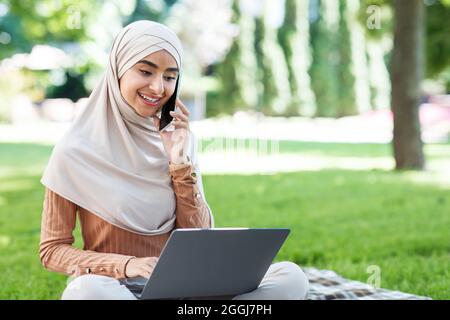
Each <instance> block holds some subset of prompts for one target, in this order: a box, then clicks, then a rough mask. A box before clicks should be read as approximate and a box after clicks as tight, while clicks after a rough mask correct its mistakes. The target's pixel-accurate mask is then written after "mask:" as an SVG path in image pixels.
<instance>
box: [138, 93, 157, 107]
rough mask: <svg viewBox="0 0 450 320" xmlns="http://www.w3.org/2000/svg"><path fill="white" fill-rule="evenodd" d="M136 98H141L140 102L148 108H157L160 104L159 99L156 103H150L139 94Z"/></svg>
mask: <svg viewBox="0 0 450 320" xmlns="http://www.w3.org/2000/svg"><path fill="white" fill-rule="evenodd" d="M138 96H139V98H141V100H142V102H143V103H144V104H145V105H147V106H150V107H157V106H158V105H159V103H160V102H161V99H159V100H158V101H156V102H150V101H148V100H146V99H144V98H143V97H142V96H141V95H140V94H138Z"/></svg>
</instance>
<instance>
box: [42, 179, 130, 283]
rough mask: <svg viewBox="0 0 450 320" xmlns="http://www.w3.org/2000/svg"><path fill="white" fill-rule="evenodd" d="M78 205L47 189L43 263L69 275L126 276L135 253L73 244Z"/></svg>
mask: <svg viewBox="0 0 450 320" xmlns="http://www.w3.org/2000/svg"><path fill="white" fill-rule="evenodd" d="M76 212H77V205H76V204H74V203H73V202H71V201H69V200H67V199H65V198H64V197H62V196H60V195H58V194H57V193H55V192H53V191H52V190H50V189H48V188H46V189H45V199H44V203H43V214H42V223H41V239H40V245H39V255H40V259H41V262H42V264H43V266H44V267H45V268H46V269H48V270H50V271H56V272H60V273H64V274H67V275H76V276H78V275H82V274H87V273H92V274H99V275H106V276H110V277H113V278H116V279H121V278H125V277H126V276H125V268H126V264H127V263H128V261H129V260H130V259H131V258H133V256H127V255H121V254H114V253H100V252H95V251H90V250H82V249H78V248H75V247H73V246H72V245H73V243H74V237H73V230H74V228H75V224H76Z"/></svg>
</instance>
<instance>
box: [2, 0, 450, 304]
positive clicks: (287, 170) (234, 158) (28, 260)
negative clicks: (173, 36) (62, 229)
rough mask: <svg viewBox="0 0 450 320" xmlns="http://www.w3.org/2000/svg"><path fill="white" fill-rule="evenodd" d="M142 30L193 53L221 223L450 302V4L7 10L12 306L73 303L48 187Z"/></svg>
mask: <svg viewBox="0 0 450 320" xmlns="http://www.w3.org/2000/svg"><path fill="white" fill-rule="evenodd" d="M140 19H149V20H154V21H158V22H161V23H164V24H167V25H168V26H169V27H171V28H172V29H173V30H175V31H176V33H177V34H178V35H179V37H180V38H181V40H182V42H183V45H184V49H185V53H186V58H185V63H184V71H185V73H184V76H183V83H182V86H181V100H182V101H183V102H185V104H186V105H187V106H188V107H189V109H190V110H191V128H192V131H194V132H195V133H196V136H197V138H198V139H199V152H200V154H199V161H200V168H201V169H202V173H203V181H204V182H203V183H204V187H205V193H206V198H207V201H208V203H209V205H210V207H211V208H212V211H213V213H214V216H215V221H216V226H217V227H241V226H242V227H289V228H291V234H290V236H289V238H288V240H287V242H286V243H285V245H284V246H283V248H282V250H281V251H280V253H279V255H278V256H277V260H291V261H294V262H296V263H298V264H299V265H300V266H302V267H316V268H319V269H330V270H334V271H336V272H337V273H339V274H341V275H343V276H345V277H347V278H350V279H354V280H358V281H361V282H367V283H369V284H371V285H376V286H381V287H382V288H387V289H391V290H400V291H404V292H408V293H413V294H417V295H422V296H428V297H431V298H433V299H449V298H450V289H449V288H450V271H449V270H450V266H449V261H450V232H449V229H450V192H449V189H450V144H449V142H450V95H449V90H450V37H448V34H449V33H450V24H449V23H448V21H450V1H448V0H442V1H439V0H434V1H433V0H426V1H422V0H395V1H394V0H393V1H390V0H376V1H375V0H372V1H370V0H363V1H358V0H346V1H344V0H309V1H308V0H272V1H268V0H214V1H209V0H195V1H194V0H178V1H176V0H166V1H163V0H154V1H153V0H152V1H143V0H130V1H119V0H110V1H87V0H80V1H68V0H41V1H30V0H16V1H12V0H11V1H9V0H6V1H5V0H2V1H0V270H1V272H0V299H58V298H59V296H60V294H61V292H62V290H63V289H64V286H65V284H66V276H64V275H61V274H56V273H51V272H48V271H46V270H45V269H44V268H43V266H42V264H41V262H40V261H39V236H40V219H41V213H42V204H43V196H44V186H42V185H41V184H40V182H39V180H40V177H41V175H42V172H43V170H44V168H45V165H46V163H47V161H48V159H49V156H50V154H51V151H52V148H53V146H54V144H55V143H56V142H57V141H58V139H59V138H60V137H61V135H62V134H63V133H64V132H65V130H66V129H67V128H68V126H69V125H70V123H71V121H73V119H74V117H76V115H77V114H79V112H80V111H81V110H82V108H83V107H84V104H85V102H86V99H87V97H88V96H89V94H90V92H91V91H92V89H93V88H94V87H95V85H96V83H98V81H99V79H100V77H101V76H102V72H103V70H104V68H105V65H106V63H107V61H108V52H109V49H110V46H111V43H112V40H113V38H114V36H115V35H116V34H117V33H118V32H119V30H120V29H121V28H122V27H123V26H124V25H126V24H128V23H130V22H132V21H136V20H140ZM74 235H75V239H76V242H75V245H76V246H78V247H82V241H81V235H80V230H79V228H78V227H77V229H76V231H75V234H74ZM374 270H375V272H376V275H377V278H376V279H375V280H376V281H374V277H373V276H374Z"/></svg>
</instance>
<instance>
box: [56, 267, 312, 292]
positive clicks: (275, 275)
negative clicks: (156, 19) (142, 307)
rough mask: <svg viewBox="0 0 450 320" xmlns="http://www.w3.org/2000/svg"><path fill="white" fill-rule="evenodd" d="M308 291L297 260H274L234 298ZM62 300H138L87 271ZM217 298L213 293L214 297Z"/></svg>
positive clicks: (111, 280) (113, 281)
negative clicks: (252, 284) (257, 281)
mask: <svg viewBox="0 0 450 320" xmlns="http://www.w3.org/2000/svg"><path fill="white" fill-rule="evenodd" d="M308 291H309V282H308V278H307V277H306V276H305V274H304V273H303V271H302V269H301V268H300V267H299V266H298V265H297V264H295V263H293V262H289V261H283V262H278V263H274V264H272V265H271V266H270V267H269V269H268V270H267V273H266V274H265V275H264V278H263V279H262V281H261V284H260V285H259V287H258V288H256V289H255V290H253V291H251V292H248V293H244V294H241V295H237V296H234V297H229V298H228V299H230V298H232V300H303V299H305V298H306V297H307V295H308ZM61 299H63V300H136V299H137V298H136V297H135V296H134V294H133V293H131V291H130V290H128V288H127V287H126V286H125V285H123V284H121V282H120V281H119V280H116V279H114V278H111V277H107V276H100V275H94V274H87V275H82V276H79V277H77V278H75V279H73V280H72V281H71V282H70V283H69V284H68V285H67V287H66V289H65V290H64V292H63V294H62V296H61ZM212 299H214V297H212Z"/></svg>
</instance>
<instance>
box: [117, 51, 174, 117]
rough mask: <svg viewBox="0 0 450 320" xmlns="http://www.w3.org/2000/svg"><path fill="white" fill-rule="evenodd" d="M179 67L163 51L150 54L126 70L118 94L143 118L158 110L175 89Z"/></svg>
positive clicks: (170, 56) (168, 54)
mask: <svg viewBox="0 0 450 320" xmlns="http://www.w3.org/2000/svg"><path fill="white" fill-rule="evenodd" d="M178 75H179V70H178V67H177V62H176V60H175V59H174V58H173V57H172V55H171V54H170V53H169V52H167V51H166V50H160V51H157V52H154V53H152V54H149V55H148V56H146V57H144V58H143V59H141V60H140V61H138V62H137V63H136V64H135V65H134V66H132V67H131V68H130V69H128V70H127V71H126V72H125V73H124V74H123V76H122V77H121V78H120V80H119V86H120V93H121V94H122V96H123V98H124V99H125V101H126V102H128V104H129V105H130V106H131V107H132V108H133V109H134V110H135V111H136V112H137V113H138V114H139V115H141V116H142V117H151V116H154V115H155V114H156V113H158V112H159V111H160V110H161V108H162V107H163V106H164V104H165V103H166V102H167V101H168V100H169V98H170V97H171V96H172V94H173V93H174V92H175V85H176V83H177V79H178Z"/></svg>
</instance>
